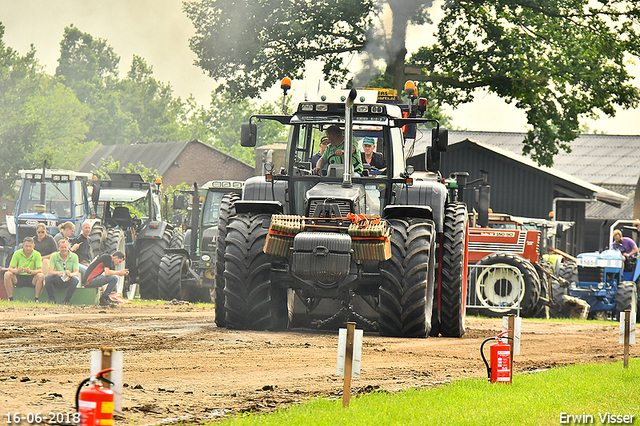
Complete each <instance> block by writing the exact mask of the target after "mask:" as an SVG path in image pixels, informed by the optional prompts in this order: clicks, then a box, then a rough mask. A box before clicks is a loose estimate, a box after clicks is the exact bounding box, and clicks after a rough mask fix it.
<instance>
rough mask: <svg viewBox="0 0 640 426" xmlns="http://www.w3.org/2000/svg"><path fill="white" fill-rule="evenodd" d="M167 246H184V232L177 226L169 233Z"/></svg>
mask: <svg viewBox="0 0 640 426" xmlns="http://www.w3.org/2000/svg"><path fill="white" fill-rule="evenodd" d="M169 248H172V249H181V248H184V234H183V233H182V230H180V229H179V228H175V229H174V230H173V233H172V234H171V241H169Z"/></svg>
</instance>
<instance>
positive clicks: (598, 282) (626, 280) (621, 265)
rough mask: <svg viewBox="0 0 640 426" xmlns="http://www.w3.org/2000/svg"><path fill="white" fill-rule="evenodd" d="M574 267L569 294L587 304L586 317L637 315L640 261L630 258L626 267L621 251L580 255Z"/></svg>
mask: <svg viewBox="0 0 640 426" xmlns="http://www.w3.org/2000/svg"><path fill="white" fill-rule="evenodd" d="M577 267H578V280H577V282H576V281H573V282H572V283H571V285H570V295H571V296H574V297H578V298H580V299H583V300H584V301H586V302H587V303H588V304H589V305H590V309H589V318H597V319H616V318H619V314H620V312H624V311H625V310H627V309H628V310H631V312H632V315H637V312H638V289H637V284H636V283H637V282H638V277H640V262H637V261H636V259H630V261H628V262H627V265H625V262H624V259H623V256H622V253H621V252H620V251H618V250H604V251H602V252H595V253H582V254H579V255H578V258H577Z"/></svg>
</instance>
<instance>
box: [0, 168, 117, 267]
mask: <svg viewBox="0 0 640 426" xmlns="http://www.w3.org/2000/svg"><path fill="white" fill-rule="evenodd" d="M19 174H20V191H19V194H18V198H17V200H16V205H15V211H14V214H13V215H7V218H6V223H4V224H2V225H0V255H1V256H0V266H5V265H8V264H9V261H10V260H11V255H12V254H13V252H14V250H16V249H18V248H19V247H20V244H21V243H22V240H23V239H24V237H35V236H36V225H37V224H38V223H44V224H45V225H46V226H47V230H48V232H49V234H50V235H55V234H57V233H58V225H60V224H61V223H63V222H67V221H70V222H73V223H74V224H75V225H76V230H75V234H74V235H78V234H79V233H80V228H81V225H82V223H83V222H84V221H85V220H88V221H90V222H91V223H92V226H93V227H92V231H91V245H92V249H93V250H94V252H95V251H96V250H97V249H98V246H99V244H100V243H101V241H102V240H103V237H102V234H103V233H104V229H103V227H102V226H101V225H100V221H99V220H97V219H95V218H94V214H93V211H92V206H91V203H90V200H91V198H90V194H89V191H90V189H89V185H88V183H89V182H91V178H92V176H93V175H92V174H91V173H80V172H74V171H71V170H51V169H46V168H44V167H43V168H42V169H37V170H20V172H19ZM94 244H96V247H94Z"/></svg>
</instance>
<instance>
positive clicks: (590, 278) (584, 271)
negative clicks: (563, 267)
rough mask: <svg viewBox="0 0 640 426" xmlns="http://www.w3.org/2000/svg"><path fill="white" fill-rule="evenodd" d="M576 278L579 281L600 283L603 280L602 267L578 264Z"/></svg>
mask: <svg viewBox="0 0 640 426" xmlns="http://www.w3.org/2000/svg"><path fill="white" fill-rule="evenodd" d="M578 279H579V281H580V282H581V283H602V282H604V268H587V267H584V266H578Z"/></svg>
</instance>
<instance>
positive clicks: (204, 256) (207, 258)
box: [202, 254, 211, 262]
mask: <svg viewBox="0 0 640 426" xmlns="http://www.w3.org/2000/svg"><path fill="white" fill-rule="evenodd" d="M202 260H204V261H205V262H208V261H210V260H211V256H209V255H208V254H203V255H202Z"/></svg>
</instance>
